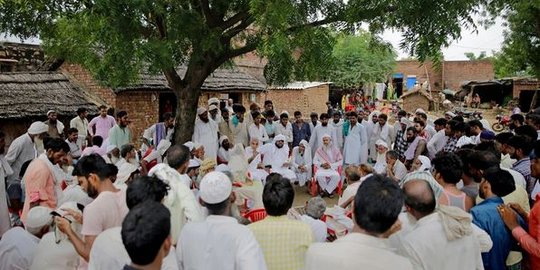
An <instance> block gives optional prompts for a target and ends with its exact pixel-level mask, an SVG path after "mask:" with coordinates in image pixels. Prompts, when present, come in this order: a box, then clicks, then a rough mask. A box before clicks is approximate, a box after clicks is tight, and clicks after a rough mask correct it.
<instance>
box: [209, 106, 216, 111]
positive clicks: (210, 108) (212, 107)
mask: <svg viewBox="0 0 540 270" xmlns="http://www.w3.org/2000/svg"><path fill="white" fill-rule="evenodd" d="M217 109H218V107H217V106H216V105H214V104H212V105H210V106H209V107H208V110H209V111H213V110H217Z"/></svg>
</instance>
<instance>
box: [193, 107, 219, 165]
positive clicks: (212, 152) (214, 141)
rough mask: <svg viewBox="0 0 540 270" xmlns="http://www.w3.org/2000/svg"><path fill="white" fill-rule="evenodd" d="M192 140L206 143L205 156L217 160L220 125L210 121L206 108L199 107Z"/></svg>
mask: <svg viewBox="0 0 540 270" xmlns="http://www.w3.org/2000/svg"><path fill="white" fill-rule="evenodd" d="M197 115H198V117H197V119H196V120H195V128H194V130H193V138H192V141H193V142H194V143H200V144H202V145H204V150H205V153H206V155H205V157H206V158H210V159H213V160H216V158H217V151H218V125H217V123H216V122H215V121H210V119H209V118H208V111H207V110H206V108H202V107H201V108H198V109H197Z"/></svg>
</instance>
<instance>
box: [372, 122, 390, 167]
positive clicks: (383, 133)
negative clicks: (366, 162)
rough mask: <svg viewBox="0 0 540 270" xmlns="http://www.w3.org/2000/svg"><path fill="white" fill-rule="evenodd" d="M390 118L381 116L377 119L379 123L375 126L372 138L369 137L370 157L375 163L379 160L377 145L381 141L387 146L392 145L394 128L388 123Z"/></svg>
mask: <svg viewBox="0 0 540 270" xmlns="http://www.w3.org/2000/svg"><path fill="white" fill-rule="evenodd" d="M387 120H388V116H387V115H386V114H380V115H379V117H377V121H378V122H377V123H375V124H374V125H373V130H372V133H371V136H370V137H369V147H370V148H369V149H370V150H369V157H370V158H371V160H372V161H373V162H375V161H376V159H377V149H376V146H375V143H376V142H377V141H378V140H381V141H383V142H385V143H386V145H392V139H391V138H392V130H391V129H392V127H391V126H390V125H388V123H387Z"/></svg>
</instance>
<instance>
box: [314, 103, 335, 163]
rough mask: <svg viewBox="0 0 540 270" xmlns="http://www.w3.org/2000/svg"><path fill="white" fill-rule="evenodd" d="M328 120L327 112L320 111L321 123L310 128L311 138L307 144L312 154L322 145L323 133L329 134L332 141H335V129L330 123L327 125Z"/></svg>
mask: <svg viewBox="0 0 540 270" xmlns="http://www.w3.org/2000/svg"><path fill="white" fill-rule="evenodd" d="M328 120H329V117H328V114H326V113H322V114H321V124H320V125H317V126H316V127H315V128H314V129H313V130H311V138H310V139H309V146H310V147H311V151H313V153H312V154H313V156H315V152H316V151H317V149H319V147H321V145H322V138H323V135H325V134H328V135H330V138H331V139H332V142H334V143H336V142H337V139H336V129H335V128H334V127H333V126H332V125H328ZM336 147H337V145H336Z"/></svg>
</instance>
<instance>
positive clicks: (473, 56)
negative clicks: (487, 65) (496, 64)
mask: <svg viewBox="0 0 540 270" xmlns="http://www.w3.org/2000/svg"><path fill="white" fill-rule="evenodd" d="M465 56H466V57H467V58H468V59H469V60H470V61H476V60H483V59H486V58H487V55H486V52H485V51H481V52H480V53H479V54H478V55H476V54H474V53H473V52H466V53H465Z"/></svg>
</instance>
